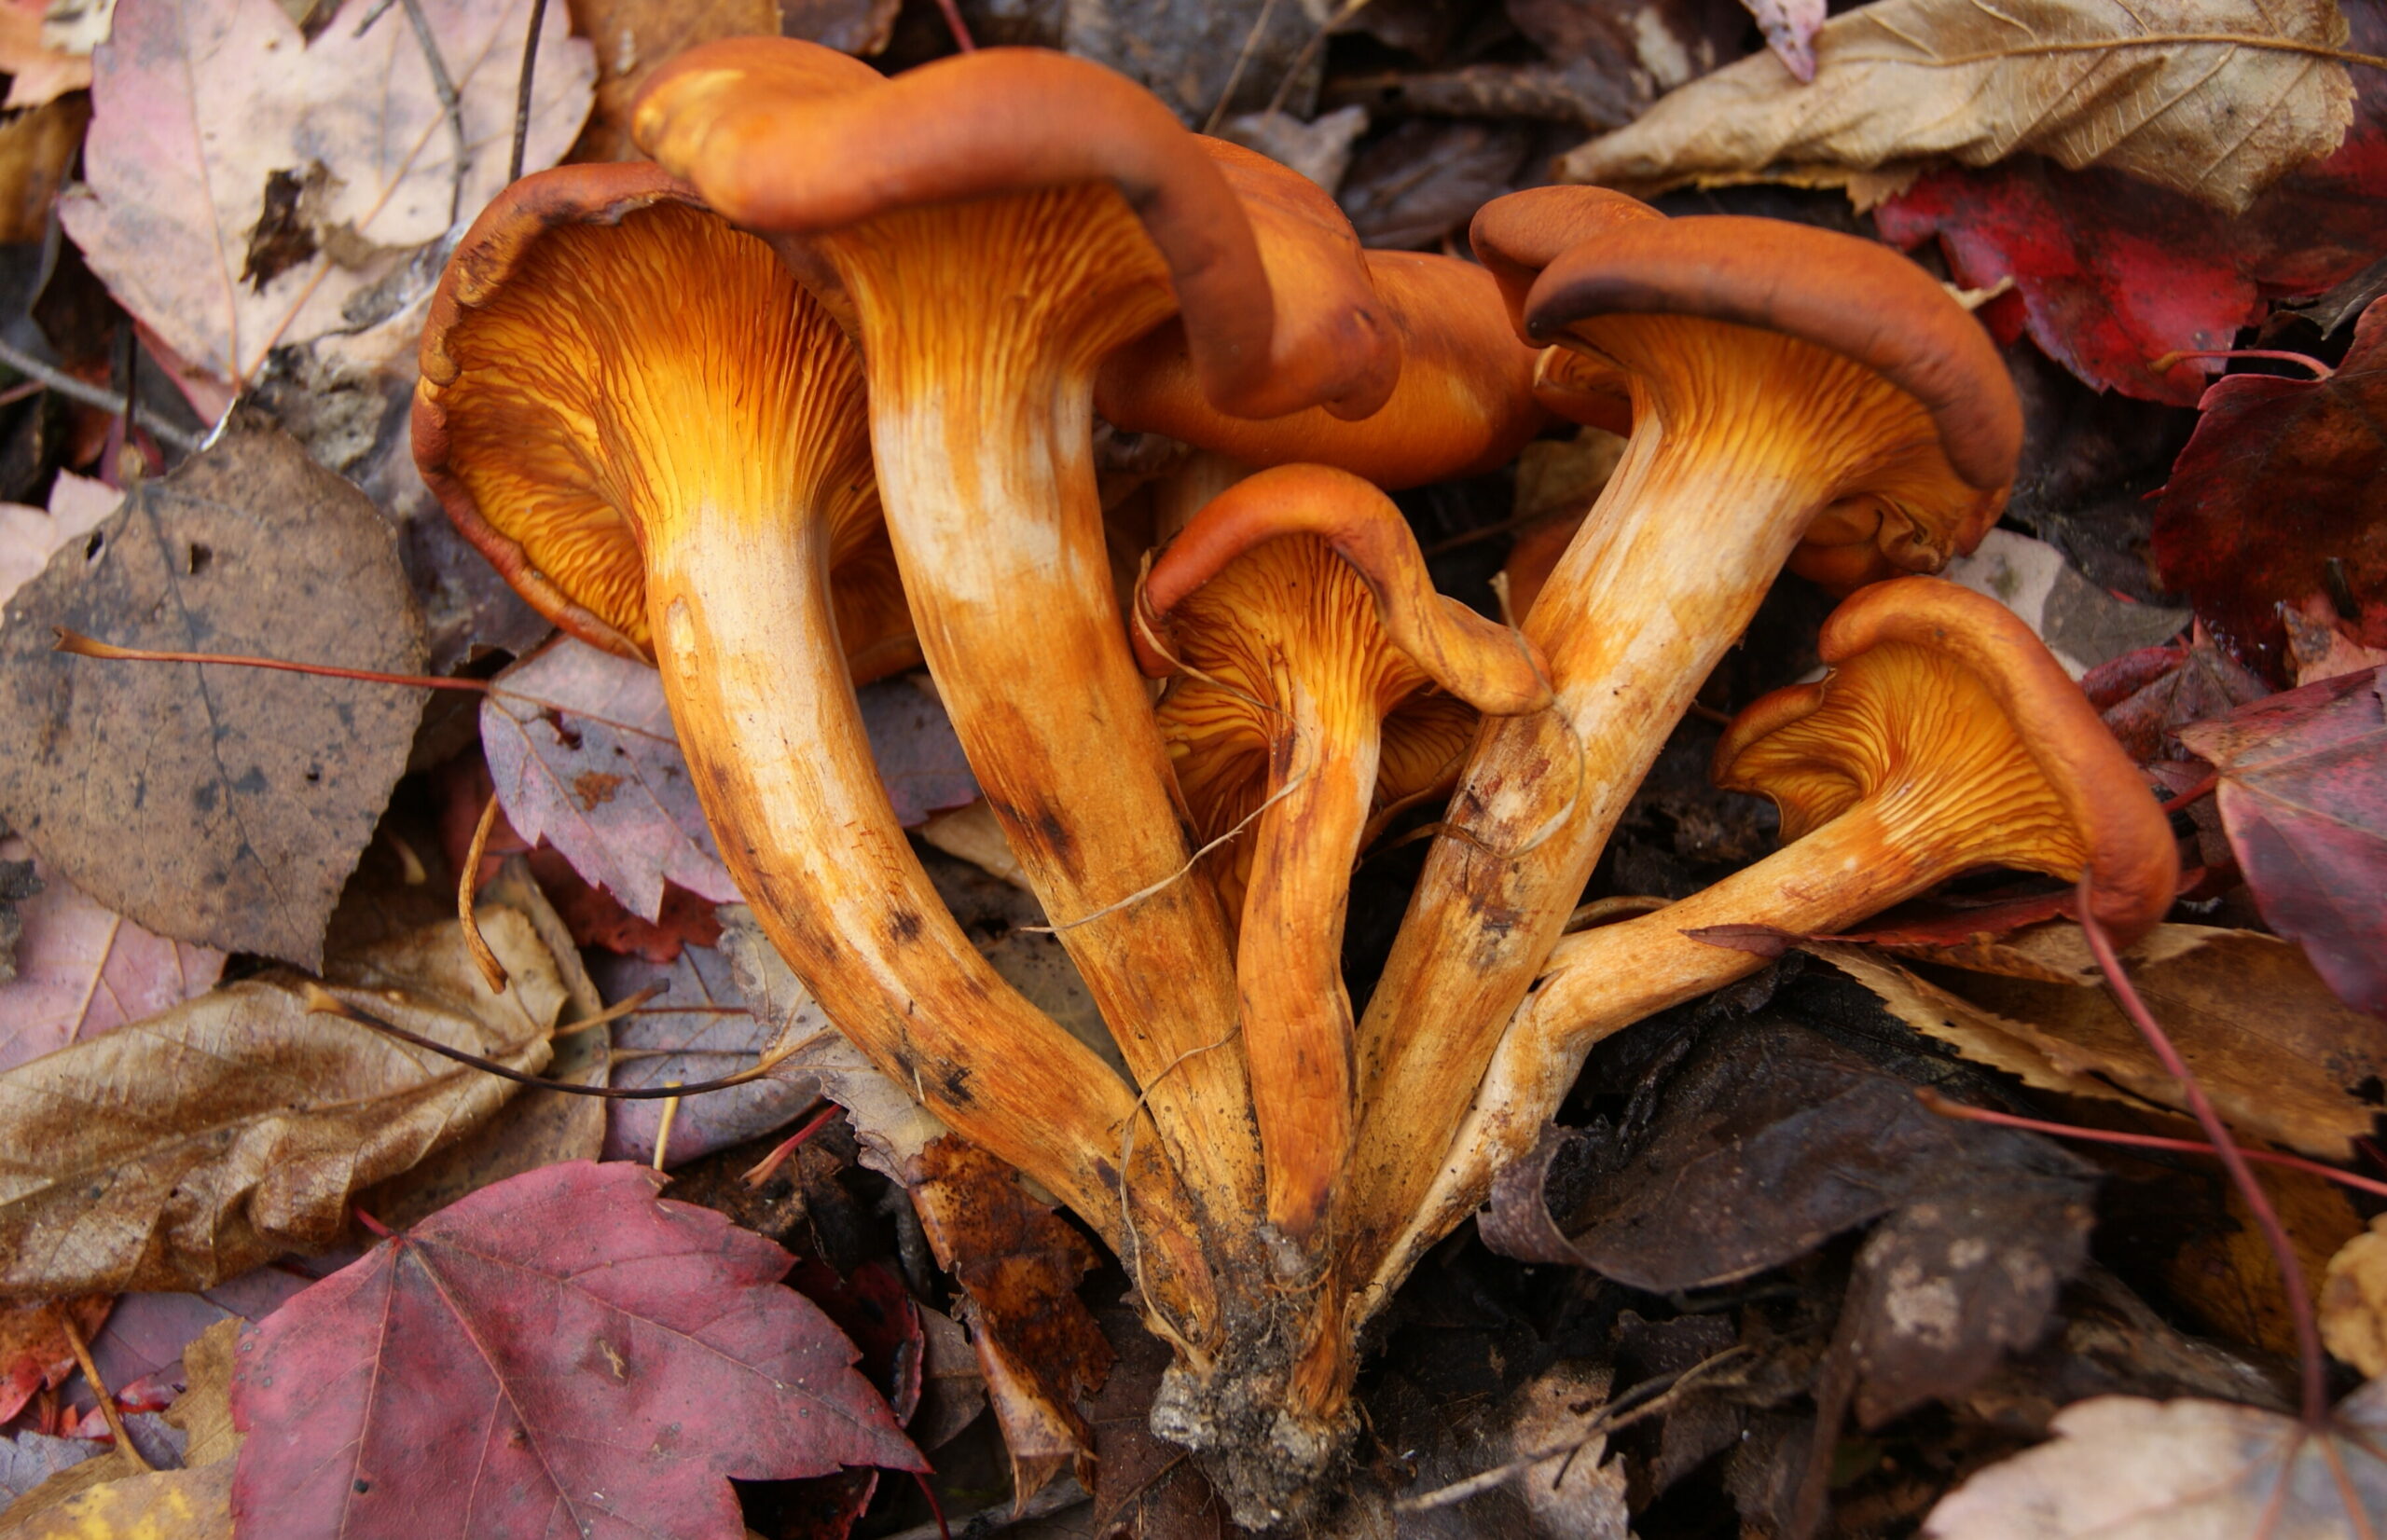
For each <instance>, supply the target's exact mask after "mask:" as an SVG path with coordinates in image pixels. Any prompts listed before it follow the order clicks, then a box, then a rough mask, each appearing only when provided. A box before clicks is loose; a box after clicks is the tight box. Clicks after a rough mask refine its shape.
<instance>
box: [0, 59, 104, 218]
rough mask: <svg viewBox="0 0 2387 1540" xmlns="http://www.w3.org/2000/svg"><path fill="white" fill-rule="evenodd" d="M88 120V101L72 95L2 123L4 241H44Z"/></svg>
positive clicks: (0, 199)
mask: <svg viewBox="0 0 2387 1540" xmlns="http://www.w3.org/2000/svg"><path fill="white" fill-rule="evenodd" d="M90 120H91V103H90V101H89V100H88V99H86V98H84V97H80V96H70V97H67V98H65V99H64V100H62V101H56V102H47V103H43V104H42V105H41V106H39V107H37V108H35V109H34V111H32V112H29V113H26V114H24V115H23V116H21V117H12V118H10V119H8V121H7V123H5V124H0V242H7V243H11V244H14V243H16V242H20V241H39V240H40V239H41V238H42V232H43V231H45V230H47V229H48V227H49V205H50V203H51V201H52V200H53V199H56V198H57V197H58V189H59V187H60V186H62V184H63V183H64V182H65V180H66V173H67V172H69V171H71V170H73V169H74V165H75V155H76V151H78V150H80V149H81V148H82V147H83V127H84V125H85V124H87V123H89V122H90Z"/></svg>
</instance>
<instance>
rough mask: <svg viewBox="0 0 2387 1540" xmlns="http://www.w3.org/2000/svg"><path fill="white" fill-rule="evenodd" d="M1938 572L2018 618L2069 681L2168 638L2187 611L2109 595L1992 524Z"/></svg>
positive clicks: (2056, 554)
mask: <svg viewBox="0 0 2387 1540" xmlns="http://www.w3.org/2000/svg"><path fill="white" fill-rule="evenodd" d="M1939 575H1940V576H1942V577H1944V578H1946V579H1947V580H1948V581H1949V582H1951V583H1960V584H1964V585H1965V586H1966V587H1967V588H1970V589H1972V590H1973V591H1974V592H1976V593H1980V594H1986V595H1988V596H1989V597H1990V598H1994V599H1995V600H1997V601H1998V602H1999V603H2000V604H2003V605H2005V606H2006V607H2007V608H2008V610H2011V611H2013V612H2015V613H2016V614H2017V615H2019V616H2021V619H2022V622H2023V624H2024V625H2026V626H2030V628H2031V629H2032V631H2033V632H2034V633H2035V634H2036V635H2037V637H2038V639H2040V640H2041V641H2044V642H2046V643H2047V644H2048V651H2049V652H2051V653H2054V654H2055V658H2056V661H2057V662H2058V663H2061V664H2063V668H2064V672H2066V673H2068V674H2070V675H2071V676H2072V677H2073V678H2075V679H2078V678H2079V677H2081V676H2082V675H2083V674H2085V673H2087V672H2088V671H2089V670H2090V668H2093V667H2096V666H2097V665H2099V664H2101V663H2107V662H2110V661H2112V660H2113V659H2115V658H2118V657H2120V656H2122V655H2123V654H2125V653H2134V652H2137V651H2138V650H2139V649H2141V648H2145V647H2152V646H2155V645H2157V644H2158V643H2159V642H2163V641H2166V640H2168V639H2171V638H2173V637H2175V636H2177V635H2179V633H2180V629H2181V627H2183V626H2187V623H2188V612H2187V611H2186V610H2173V609H2170V608H2168V607H2166V606H2163V605H2159V604H2132V602H2130V601H2129V600H2128V599H2123V598H2115V597H2114V596H2113V595H2112V594H2109V593H2107V592H2106V591H2105V590H2104V589H2103V588H2100V587H2098V586H2097V585H2096V584H2093V583H2091V582H2090V581H2089V580H2088V579H2087V578H2085V577H2082V576H2081V575H2080V573H2079V571H2078V570H2077V569H2076V568H2075V567H2073V565H2072V564H2071V563H2070V562H2068V561H2066V560H2064V559H2063V552H2061V551H2059V550H2057V549H2056V548H2055V547H2054V546H2052V545H2050V544H2049V543H2047V542H2046V541H2043V540H2034V539H2032V538H2031V537H2030V536H2029V535H2022V534H2016V533H2015V532H2014V531H2013V530H2011V529H1992V530H1990V531H1989V533H1988V534H1986V535H1984V536H1983V537H1981V543H1980V545H1979V546H1977V547H1975V548H1974V550H1973V551H1972V552H1971V554H1970V555H1967V556H1962V557H1957V558H1956V559H1955V560H1953V561H1952V562H1950V563H1948V565H1947V567H1946V568H1945V569H1943V570H1942V571H1941V572H1940V574H1939Z"/></svg>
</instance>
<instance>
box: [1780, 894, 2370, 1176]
mask: <svg viewBox="0 0 2387 1540" xmlns="http://www.w3.org/2000/svg"><path fill="white" fill-rule="evenodd" d="M1807 949H1808V950H1810V951H1812V952H1814V954H1815V955H1816V956H1821V957H1823V958H1824V959H1825V960H1826V961H1828V962H1830V963H1832V964H1833V965H1834V966H1836V967H1838V968H1840V969H1842V970H1844V971H1846V972H1847V973H1848V974H1850V975H1851V976H1852V977H1854V978H1855V979H1856V980H1857V982H1858V983H1862V984H1864V985H1865V986H1866V987H1867V988H1868V989H1870V990H1871V991H1872V992H1873V993H1874V994H1875V995H1877V996H1879V997H1881V998H1882V1000H1883V1003H1884V1004H1886V1005H1887V1006H1888V1007H1889V1008H1890V1011H1891V1012H1892V1014H1894V1015H1896V1016H1897V1018H1898V1019H1899V1020H1901V1021H1903V1022H1905V1023H1906V1024H1908V1025H1910V1026H1912V1027H1914V1028H1915V1029H1916V1030H1917V1031H1919V1032H1922V1033H1924V1034H1925V1036H1927V1037H1932V1038H1938V1039H1939V1040H1940V1041H1942V1042H1945V1043H1947V1044H1949V1045H1950V1046H1951V1047H1952V1048H1954V1049H1955V1050H1956V1051H1957V1052H1960V1053H1962V1054H1964V1055H1965V1056H1966V1058H1968V1059H1972V1060H1974V1061H1976V1062H1977V1063H1981V1064H1988V1065H1992V1066H1995V1067H1997V1068H2000V1069H2004V1070H2006V1071H2008V1072H2009V1073H2011V1074H2015V1075H2018V1076H2020V1077H2021V1079H2023V1080H2024V1081H2025V1082H2026V1083H2028V1084H2031V1085H2034V1086H2037V1087H2040V1088H2042V1089H2045V1090H2049V1091H2060V1092H2063V1093H2069V1094H2073V1095H2088V1096H2095V1097H2100V1098H2103V1099H2105V1100H2124V1101H2127V1100H2133V1099H2135V1100H2139V1101H2143V1102H2151V1103H2154V1104H2156V1105H2158V1106H2161V1107H2173V1108H2175V1109H2176V1108H2178V1107H2180V1105H2181V1102H2180V1093H2179V1090H2178V1087H2177V1086H2176V1085H2175V1084H2174V1083H2173V1080H2172V1078H2171V1076H2170V1075H2169V1074H2167V1073H2166V1072H2165V1071H2164V1070H2163V1068H2162V1066H2160V1065H2159V1064H2158V1063H2156V1061H2155V1058H2154V1056H2153V1055H2152V1054H2151V1053H2150V1052H2148V1051H2147V1048H2146V1043H2145V1041H2144V1039H2142V1038H2140V1037H2139V1035H2138V1031H2137V1029H2136V1028H2135V1027H2133V1026H2132V1025H2131V1024H2130V1022H2129V1021H2128V1019H2126V1018H2125V1017H2124V1016H2123V1015H2122V1014H2121V1012H2120V1011H2119V1010H2118V1009H2117V1008H2116V1007H2115V1006H2114V1004H2113V1002H2112V1000H2111V998H2110V997H2108V996H2107V995H2106V993H2105V990H2104V983H2103V980H2102V978H2101V977H2100V975H2099V973H2098V970H2097V966H2096V963H2095V961H2094V960H2093V959H2091V958H2090V956H2089V948H2088V943H2087V942H2085V941H2084V940H2083V939H2082V938H2081V935H2080V928H2079V927H2077V926H2076V925H2073V924H2071V923H2069V922H2064V923H2061V924H2053V925H2043V926H2038V927H2035V928H2031V929H2028V930H2024V931H2021V932H2018V933H2016V934H2015V935H2014V936H2013V937H2011V938H2008V939H2007V940H2005V941H1999V942H1980V943H1977V944H1966V945H1962V946H1956V947H1946V948H1937V947H1921V948H1903V947H1902V948H1898V949H1897V950H1898V951H1902V952H1905V953H1906V954H1907V957H1908V963H1909V966H1907V967H1903V968H1901V967H1899V966H1897V964H1895V963H1893V962H1891V961H1889V960H1888V959H1887V958H1884V957H1882V956H1877V955H1874V954H1873V949H1871V948H1869V947H1855V946H1846V945H1841V944H1836V943H1828V942H1826V943H1807ZM2122 961H2123V964H2124V966H2126V967H2127V968H2128V969H2130V974H2131V978H2132V982H2133V983H2135V984H2136V985H2137V988H2138V992H2139V994H2140V995H2141V996H2142V997H2144V998H2145V999H2146V1004H2147V1008H2148V1009H2149V1010H2151V1011H2154V1012H2155V1014H2156V1016H2157V1018H2158V1019H2159V1020H2160V1021H2161V1022H2162V1023H2163V1025H2164V1030H2165V1031H2166V1032H2168V1033H2169V1034H2170V1035H2171V1037H2172V1039H2173V1042H2174V1043H2175V1044H2177V1045H2178V1047H2179V1050H2180V1052H2181V1054H2182V1055H2183V1056H2184V1057H2185V1058H2186V1059H2187V1062H2188V1066H2189V1067H2190V1068H2192V1069H2193V1070H2195V1071H2196V1075H2197V1079H2199V1080H2201V1082H2202V1083H2203V1085H2204V1088H2205V1091H2206V1093H2207V1094H2209V1095H2210V1096H2212V1098H2213V1102H2214V1105H2215V1107H2218V1108H2219V1109H2220V1111H2221V1115H2222V1116H2223V1117H2224V1118H2225V1119H2227V1120H2228V1121H2229V1124H2230V1126H2232V1127H2233V1128H2239V1129H2243V1130H2244V1131H2246V1132H2247V1133H2249V1134H2256V1135H2258V1136H2260V1137H2262V1138H2266V1139H2270V1140H2273V1141H2276V1142H2277V1143H2280V1144H2283V1145H2286V1146H2288V1147H2290V1148H2296V1149H2300V1150H2302V1151H2304V1152H2305V1153H2306V1154H2309V1155H2315V1156H2319V1157H2321V1158H2322V1159H2325V1160H2338V1161H2341V1160H2345V1159H2348V1158H2349V1157H2350V1156H2351V1155H2352V1153H2353V1140H2355V1139H2357V1138H2361V1137H2364V1136H2366V1135H2367V1134H2369V1132H2370V1124H2371V1118H2372V1116H2373V1113H2374V1112H2375V1110H2376V1109H2375V1108H2374V1107H2372V1105H2371V1104H2370V1102H2369V1101H2367V1100H2366V1098H2365V1097H2364V1096H2363V1094H2362V1093H2361V1091H2362V1087H2363V1085H2364V1082H2365V1081H2366V1080H2369V1079H2371V1078H2372V1077H2374V1076H2387V1026H2382V1025H2381V1024H2380V1023H2379V1022H2378V1021H2377V1020H2376V1019H2375V1018H2372V1017H2369V1016H2366V1015H2364V1014H2363V1013H2361V1012H2360V1011H2353V1010H2349V1009H2348V1008H2347V1007H2346V1006H2345V1005H2343V1004H2342V1003H2340V1002H2339V1000H2338V999H2337V998H2335V997H2333V996H2332V995H2331V994H2330V993H2329V988H2328V986H2327V985H2326V984H2325V983H2323V982H2322V981H2321V979H2320V977H2319V975H2317V974H2315V973H2314V972H2313V971H2312V968H2311V964H2309V963H2308V962H2306V961H2305V959H2304V956H2303V954H2302V953H2300V952H2299V951H2297V948H2296V946H2295V945H2294V944H2293V943H2291V942H2284V941H2282V940H2280V939H2279V938H2278V937H2276V936H2266V935H2262V934H2260V933H2258V932H2256V931H2250V930H2224V929H2216V928H2211V927H2206V926H2195V925H2166V926H2159V927H2157V928H2156V929H2155V930H2154V931H2152V932H2150V933H2149V934H2148V935H2147V936H2146V938H2145V939H2144V940H2142V941H2140V942H2138V943H2137V944H2136V945H2134V946H2132V947H2131V948H2130V949H2129V950H2127V951H2125V952H2124V953H2123V954H2122Z"/></svg>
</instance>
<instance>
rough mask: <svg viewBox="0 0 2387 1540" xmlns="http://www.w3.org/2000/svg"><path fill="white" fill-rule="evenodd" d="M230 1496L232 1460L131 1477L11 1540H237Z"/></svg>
mask: <svg viewBox="0 0 2387 1540" xmlns="http://www.w3.org/2000/svg"><path fill="white" fill-rule="evenodd" d="M97 1463H98V1462H96V1461H94V1462H92V1464H97ZM76 1468H77V1469H78V1470H79V1469H82V1468H84V1467H81V1466H78V1467H76ZM231 1495H232V1464H231V1462H229V1461H224V1460H219V1461H217V1462H216V1463H215V1464H212V1465H201V1466H198V1467H195V1468H192V1469H188V1470H160V1471H151V1472H148V1473H146V1474H141V1475H126V1476H122V1477H119V1478H117V1479H116V1480H112V1481H103V1482H101V1483H99V1484H98V1485H95V1486H91V1487H88V1488H86V1489H85V1490H83V1491H81V1492H76V1494H75V1495H73V1496H71V1497H68V1498H66V1499H65V1500H64V1501H62V1502H60V1503H58V1504H56V1505H54V1506H46V1507H44V1508H43V1509H42V1510H41V1511H40V1512H38V1513H35V1514H32V1515H30V1516H28V1517H27V1518H26V1519H24V1521H23V1522H22V1523H21V1525H20V1526H15V1527H11V1528H10V1529H9V1531H8V1532H7V1533H8V1540H155V1537H161V1536H165V1535H172V1536H173V1537H174V1540H232V1511H231Z"/></svg>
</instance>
